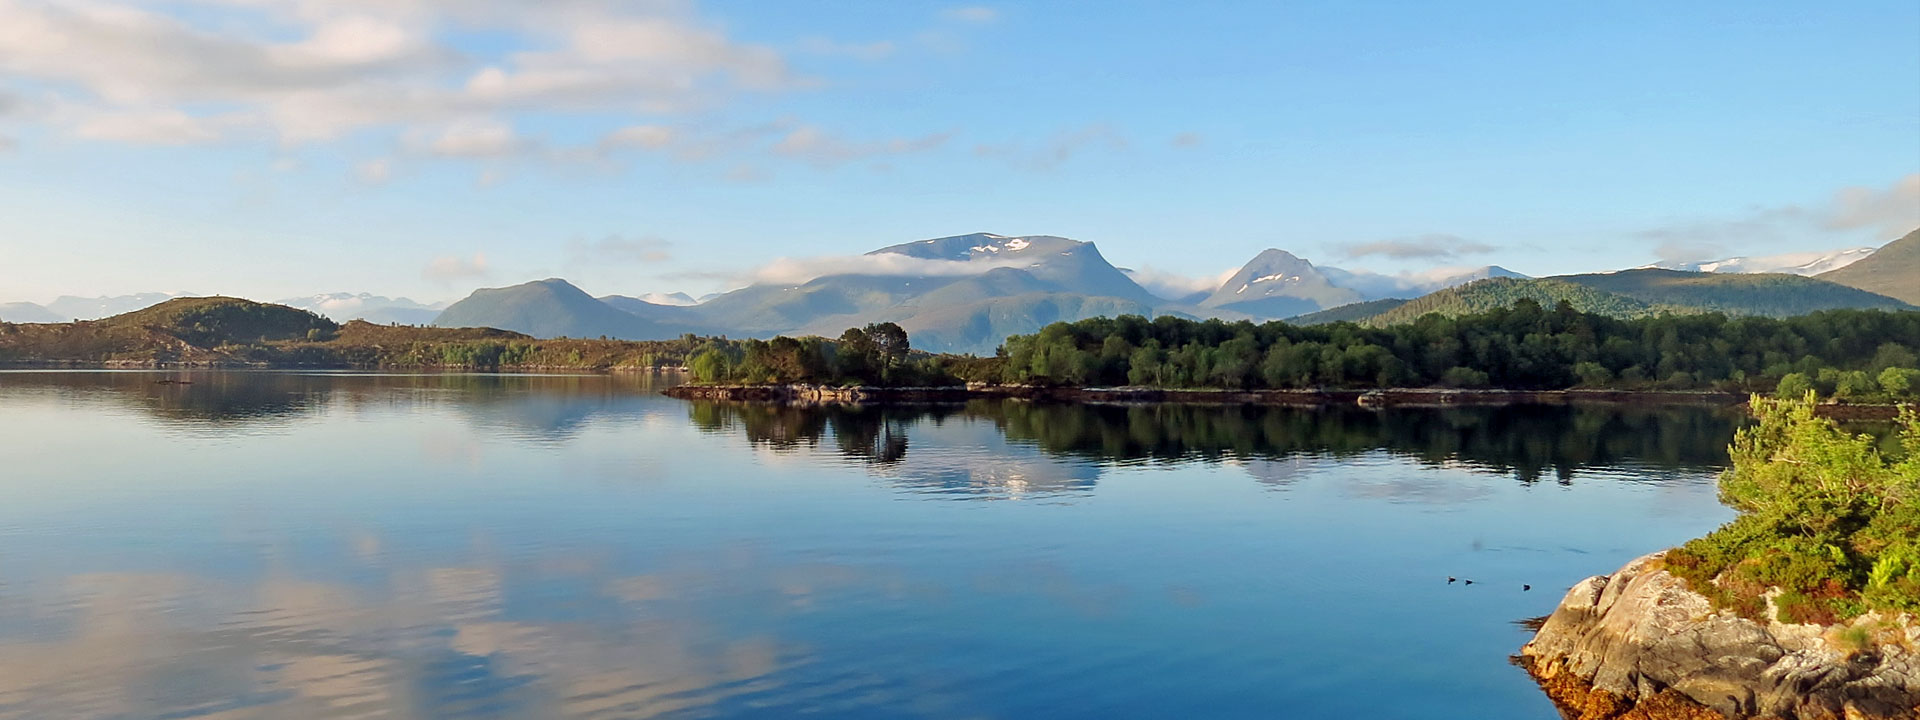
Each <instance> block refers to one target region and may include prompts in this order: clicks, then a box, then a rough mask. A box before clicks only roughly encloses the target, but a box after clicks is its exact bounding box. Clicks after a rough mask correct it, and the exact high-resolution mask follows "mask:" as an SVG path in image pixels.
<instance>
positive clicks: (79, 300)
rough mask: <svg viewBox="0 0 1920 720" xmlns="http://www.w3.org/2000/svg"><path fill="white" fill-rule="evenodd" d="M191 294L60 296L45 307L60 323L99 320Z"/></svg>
mask: <svg viewBox="0 0 1920 720" xmlns="http://www.w3.org/2000/svg"><path fill="white" fill-rule="evenodd" d="M192 294H193V293H158V292H156V293H138V294H134V295H115V296H111V297H109V296H105V295H102V296H100V297H91V298H83V297H75V296H73V295H62V296H60V297H58V298H55V299H54V301H53V302H50V303H47V304H46V306H45V307H46V309H47V311H48V312H51V313H53V314H54V316H55V317H58V318H60V319H61V320H62V321H66V320H99V319H100V318H103V317H110V316H113V315H119V314H121V313H128V312H133V311H135V310H141V309H145V308H149V307H153V306H155V305H158V304H160V303H163V302H166V301H168V300H172V299H174V298H177V297H186V296H189V295H192Z"/></svg>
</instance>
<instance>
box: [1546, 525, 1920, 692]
mask: <svg viewBox="0 0 1920 720" xmlns="http://www.w3.org/2000/svg"><path fill="white" fill-rule="evenodd" d="M1664 555H1665V554H1664V553H1655V554H1653V555H1648V556H1646V557H1642V558H1639V559H1637V560H1634V561H1633V562H1631V563H1628V564H1627V566H1626V567H1623V568H1621V569H1620V570H1619V571H1618V572H1615V573H1614V574H1612V575H1605V576H1599V577H1592V578H1588V579H1586V580H1585V581H1583V582H1581V583H1580V584H1578V585H1575V586H1574V587H1573V589H1572V590H1569V591H1568V592H1567V596H1566V598H1565V599H1564V600H1562V601H1561V603H1560V607H1559V608H1557V609H1555V610H1554V612H1553V615H1551V616H1549V617H1548V618H1547V621H1546V623H1545V624H1544V625H1542V626H1541V628H1540V631H1539V633H1538V634H1536V635H1535V636H1534V638H1533V640H1532V641H1531V642H1528V643H1527V645H1526V646H1525V647H1524V648H1521V650H1520V656H1519V658H1518V661H1519V662H1520V664H1521V665H1522V666H1523V667H1525V668H1526V669H1527V670H1528V672H1530V673H1532V674H1533V676H1534V678H1535V679H1536V680H1538V681H1540V684H1541V687H1542V688H1544V689H1545V690H1546V691H1547V694H1548V695H1549V696H1551V697H1552V698H1553V700H1554V701H1555V702H1556V703H1558V704H1559V705H1560V706H1561V708H1562V710H1563V712H1565V713H1566V714H1567V717H1569V718H1576V719H1578V720H1616V719H1617V720H1679V719H1684V720H1749V719H1753V720H1762V719H1764V720H1829V719H1832V720H1916V718H1920V622H1916V621H1915V620H1914V618H1911V617H1907V616H1901V617H1898V618H1888V617H1882V616H1879V615H1873V614H1869V615H1867V616H1864V617H1861V618H1858V619H1856V620H1854V621H1852V622H1851V623H1849V624H1847V625H1844V626H1835V627H1824V628H1823V627H1818V626H1811V625H1789V624H1784V623H1778V622H1774V623H1770V624H1766V625H1762V624H1760V623H1757V622H1754V621H1752V620H1748V619H1746V618H1742V617H1739V616H1737V615H1734V614H1733V613H1731V612H1726V611H1716V610H1714V609H1713V608H1712V606H1711V605H1710V604H1709V603H1708V601H1707V599H1706V598H1705V597H1703V596H1701V595H1700V594H1698V593H1695V592H1693V591H1691V590H1689V589H1687V585H1686V581H1684V580H1681V579H1680V578H1678V577H1675V576H1674V575H1672V574H1670V573H1668V572H1666V571H1665V570H1664V569H1662V567H1663V562H1662V561H1663V558H1664Z"/></svg>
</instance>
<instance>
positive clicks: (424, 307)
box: [280, 292, 447, 325]
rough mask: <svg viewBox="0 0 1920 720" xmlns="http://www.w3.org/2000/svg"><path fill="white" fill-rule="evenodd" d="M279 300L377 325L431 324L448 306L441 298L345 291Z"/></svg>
mask: <svg viewBox="0 0 1920 720" xmlns="http://www.w3.org/2000/svg"><path fill="white" fill-rule="evenodd" d="M280 304H281V305H285V306H287V307H296V308H300V309H301V310H307V311H311V312H313V313H314V314H316V315H320V316H322V317H325V318H327V319H329V320H332V321H334V322H342V323H343V322H346V321H348V320H365V321H367V322H370V323H374V324H377V325H389V324H397V325H430V324H432V323H433V320H434V318H437V317H440V311H442V310H445V309H446V307H447V304H446V303H443V302H442V303H433V304H431V305H429V304H423V303H418V302H414V301H412V300H409V299H407V298H403V297H401V298H390V297H383V296H380V295H372V294H369V293H344V292H338V293H323V294H320V295H309V296H307V297H300V298H288V299H286V300H281V301H280Z"/></svg>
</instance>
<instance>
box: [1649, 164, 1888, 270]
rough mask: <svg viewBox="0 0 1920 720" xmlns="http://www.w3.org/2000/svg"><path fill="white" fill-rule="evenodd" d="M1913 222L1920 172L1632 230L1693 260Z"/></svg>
mask: <svg viewBox="0 0 1920 720" xmlns="http://www.w3.org/2000/svg"><path fill="white" fill-rule="evenodd" d="M1915 228H1920V173H1913V174H1909V175H1906V176H1903V177H1901V178H1899V179H1897V180H1895V181H1893V183H1892V184H1890V185H1888V186H1887V187H1885V188H1872V187H1862V186H1852V187H1844V188H1841V189H1839V190H1837V191H1835V192H1834V193H1833V194H1832V196H1830V197H1829V198H1827V200H1825V201H1824V202H1819V203H1815V204H1813V205H1810V206H1807V205H1781V206H1771V207H1756V208H1753V209H1750V210H1748V211H1747V212H1746V213H1745V214H1744V215H1741V216H1737V217H1733V218H1725V219H1717V220H1689V221H1680V222H1674V223H1669V224H1667V225H1662V226H1659V227H1653V228H1648V229H1646V230H1642V231H1640V232H1638V233H1636V235H1637V236H1638V237H1640V238H1641V239H1643V240H1648V241H1651V242H1653V244H1654V246H1653V248H1652V250H1653V254H1654V256H1655V257H1658V258H1660V259H1661V260H1664V261H1668V262H1695V261H1700V260H1719V259H1723V258H1726V257H1728V256H1729V255H1736V254H1737V255H1753V254H1756V253H1757V252H1758V251H1760V250H1763V249H1765V248H1767V247H1770V246H1773V245H1776V244H1780V243H1783V242H1786V241H1788V240H1794V241H1799V242H1812V241H1817V242H1819V243H1821V244H1823V245H1824V244H1829V243H1836V242H1840V241H1842V240H1843V239H1845V240H1849V241H1856V242H1857V241H1858V240H1859V239H1860V235H1861V234H1862V233H1863V232H1864V233H1871V239H1874V240H1879V241H1881V242H1886V241H1888V240H1892V239H1895V238H1897V237H1899V236H1901V235H1905V234H1906V233H1908V232H1910V231H1912V230H1914V229H1915Z"/></svg>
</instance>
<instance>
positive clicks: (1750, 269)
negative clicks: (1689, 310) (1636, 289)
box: [1645, 248, 1873, 276]
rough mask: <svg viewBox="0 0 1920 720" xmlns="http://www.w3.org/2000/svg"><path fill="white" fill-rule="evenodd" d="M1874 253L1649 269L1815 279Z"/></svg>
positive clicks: (1806, 254) (1852, 250)
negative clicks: (1783, 274) (1793, 276)
mask: <svg viewBox="0 0 1920 720" xmlns="http://www.w3.org/2000/svg"><path fill="white" fill-rule="evenodd" d="M1872 254H1873V248H1848V249H1846V250H1833V251H1829V252H1802V253H1787V254H1785V255H1766V256H1763V257H1734V258H1727V259H1724V260H1703V261H1697V262H1661V263H1654V264H1652V265H1647V266H1645V268H1652V269H1659V270H1681V271H1685V272H1708V273H1785V274H1787V275H1805V276H1814V275H1819V274H1821V273H1825V272H1832V271H1834V270H1838V269H1840V268H1843V267H1846V266H1848V265H1851V264H1853V263H1855V262H1858V261H1860V260H1861V259H1863V258H1865V257H1866V256H1868V255H1872Z"/></svg>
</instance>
